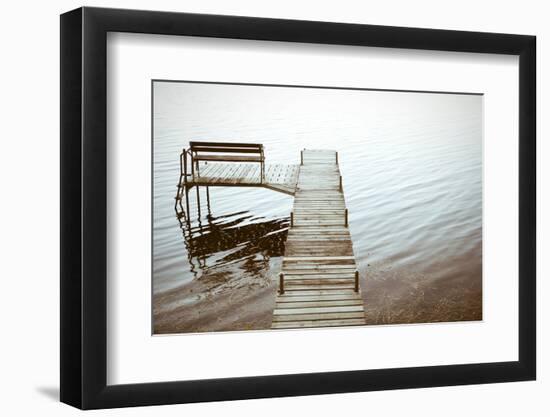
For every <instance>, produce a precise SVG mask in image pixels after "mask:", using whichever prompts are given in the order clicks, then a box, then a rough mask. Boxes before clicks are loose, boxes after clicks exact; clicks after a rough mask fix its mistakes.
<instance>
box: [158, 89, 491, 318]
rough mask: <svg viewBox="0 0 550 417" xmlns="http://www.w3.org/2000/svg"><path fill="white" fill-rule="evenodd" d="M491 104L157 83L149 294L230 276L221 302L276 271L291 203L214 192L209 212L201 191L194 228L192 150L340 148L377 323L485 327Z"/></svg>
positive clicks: (282, 157) (284, 154) (260, 192)
mask: <svg viewBox="0 0 550 417" xmlns="http://www.w3.org/2000/svg"><path fill="white" fill-rule="evenodd" d="M482 100H483V98H482V97H481V96H477V95H456V94H455V95H452V94H427V93H404V92H381V91H351V90H327V89H304V88H285V87H258V86H234V85H211V84H190V83H165V82H157V83H155V88H154V145H153V151H154V173H153V175H154V226H153V229H154V230H153V275H154V276H153V291H154V293H155V294H162V293H163V292H166V291H168V290H173V289H175V288H177V287H181V286H184V285H187V284H189V283H191V282H192V281H194V280H197V279H200V278H201V276H203V275H205V274H211V273H213V272H216V273H217V272H223V273H224V274H225V275H226V276H228V277H229V278H230V279H225V280H224V282H226V283H227V282H231V285H221V286H220V287H218V289H217V291H219V292H221V293H222V294H223V293H224V291H227V292H230V291H232V289H233V288H235V286H238V285H239V282H241V281H242V282H243V283H244V282H250V280H251V279H252V280H253V279H254V277H256V276H257V277H265V276H271V275H272V276H275V274H276V273H278V268H279V260H280V256H281V255H282V253H283V251H284V241H285V237H286V228H287V227H288V216H289V213H290V209H291V207H292V197H289V196H286V195H284V194H281V193H277V192H274V191H270V190H266V189H256V188H233V187H210V188H209V198H208V199H207V195H206V191H205V189H204V188H201V189H200V195H199V199H200V204H198V201H197V194H196V191H195V189H193V190H192V192H191V194H190V204H191V216H190V219H189V221H190V226H188V225H187V224H186V222H185V221H184V220H186V219H185V218H181V216H180V217H178V216H177V215H176V212H175V210H174V197H175V195H176V184H177V181H178V176H179V159H178V158H179V154H180V152H181V149H182V148H184V147H186V146H187V144H188V142H189V140H210V141H241V142H259V143H263V144H264V146H265V153H266V158H267V160H266V162H267V163H299V157H300V149H302V148H321V149H323V148H324V149H333V150H336V151H338V153H339V164H340V170H341V173H342V177H343V183H344V191H345V197H346V203H347V207H348V209H349V222H350V231H351V234H352V238H353V247H354V252H355V256H356V260H357V264H358V267H359V270H360V273H361V276H362V278H363V280H364V283H363V285H362V288H363V290H362V291H363V296H364V298H365V301H366V305H365V307H366V310H367V315H368V316H369V317H370V319H369V317H368V318H367V321H368V322H371V323H396V322H419V321H447V320H476V319H480V318H481V264H482ZM258 279H260V278H258ZM262 279H264V278H262ZM198 296H199V295H197V297H198ZM183 302H185V300H182V303H183Z"/></svg>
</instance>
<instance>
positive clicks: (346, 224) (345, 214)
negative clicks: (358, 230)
mask: <svg viewBox="0 0 550 417" xmlns="http://www.w3.org/2000/svg"><path fill="white" fill-rule="evenodd" d="M344 217H345V220H344V226H345V227H348V209H346V211H345V212H344Z"/></svg>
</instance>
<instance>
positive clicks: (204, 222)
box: [175, 200, 290, 277]
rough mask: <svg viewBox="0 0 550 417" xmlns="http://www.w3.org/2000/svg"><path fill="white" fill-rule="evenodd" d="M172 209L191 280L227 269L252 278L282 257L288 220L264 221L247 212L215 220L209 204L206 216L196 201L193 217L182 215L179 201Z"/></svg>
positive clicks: (208, 203)
mask: <svg viewBox="0 0 550 417" xmlns="http://www.w3.org/2000/svg"><path fill="white" fill-rule="evenodd" d="M175 209H176V217H177V219H178V222H179V225H180V228H181V232H182V234H183V238H184V242H185V248H186V252H187V259H188V261H189V265H190V272H191V273H193V274H194V276H195V277H197V275H198V274H199V273H204V272H214V270H215V269H217V268H222V267H227V266H230V265H231V266H233V267H237V268H239V269H241V270H244V271H246V272H248V273H249V274H252V275H255V274H259V273H260V272H261V271H263V270H266V269H268V268H269V259H270V258H271V257H280V256H283V253H284V249H285V241H286V236H287V233H288V227H289V223H290V219H289V218H288V217H284V218H276V219H269V220H266V219H265V218H263V217H257V216H254V214H252V213H251V212H249V211H238V212H234V213H229V214H224V215H220V216H215V215H213V214H212V212H211V207H210V202H209V200H207V204H206V209H207V210H206V211H207V213H206V215H205V214H204V213H203V212H202V210H201V209H204V207H201V204H200V201H198V204H197V215H196V217H194V216H193V215H192V214H191V213H190V212H189V211H186V209H185V208H184V207H183V205H182V204H181V201H178V203H177V204H176V206H175Z"/></svg>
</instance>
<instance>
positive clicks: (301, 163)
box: [300, 150, 304, 165]
mask: <svg viewBox="0 0 550 417" xmlns="http://www.w3.org/2000/svg"><path fill="white" fill-rule="evenodd" d="M300 165H304V151H303V150H302V151H300Z"/></svg>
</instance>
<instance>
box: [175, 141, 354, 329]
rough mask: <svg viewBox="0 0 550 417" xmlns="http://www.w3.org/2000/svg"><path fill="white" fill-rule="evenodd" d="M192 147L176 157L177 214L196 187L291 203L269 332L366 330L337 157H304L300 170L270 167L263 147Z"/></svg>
mask: <svg viewBox="0 0 550 417" xmlns="http://www.w3.org/2000/svg"><path fill="white" fill-rule="evenodd" d="M191 144H192V147H191V148H190V149H189V150H184V151H183V153H182V155H181V161H180V162H181V175H180V181H179V184H178V194H177V196H176V211H178V208H177V207H178V205H179V206H181V200H182V197H183V195H185V198H186V200H187V207H189V201H188V190H189V188H191V187H194V186H197V187H199V186H205V187H207V190H208V187H212V186H253V187H265V188H269V189H272V190H275V191H279V192H283V193H285V194H290V195H293V196H294V207H293V211H292V213H291V216H290V218H291V225H290V229H289V231H288V237H287V241H286V244H285V253H284V257H283V266H282V271H281V273H280V274H279V292H278V295H277V299H276V306H275V310H274V312H273V322H272V326H271V327H272V328H273V329H289V328H306V327H333V326H358V325H364V324H365V311H364V308H363V300H362V297H361V292H360V288H359V274H358V272H357V266H356V264H355V257H354V255H353V246H352V241H351V235H350V233H349V228H348V210H347V208H346V203H345V199H344V192H343V187H342V177H341V175H340V169H339V166H338V153H337V152H335V151H330V150H310V149H308V150H303V151H302V152H301V155H300V165H298V164H296V165H288V164H287V165H284V164H274V165H269V164H265V158H264V154H263V146H262V145H261V144H226V143H221V142H191ZM201 152H202V154H201ZM228 154H229V155H228ZM188 157H190V158H191V162H190V166H191V170H188V169H187V166H188V162H187V159H188ZM254 163H259V165H257V164H256V165H255V164H254ZM207 195H208V193H207Z"/></svg>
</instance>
